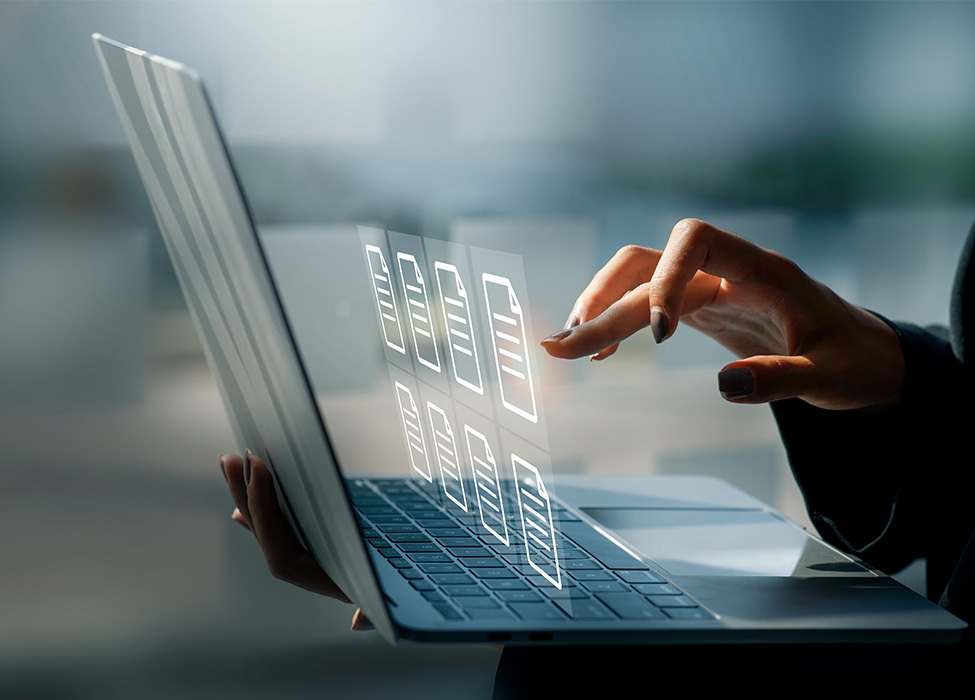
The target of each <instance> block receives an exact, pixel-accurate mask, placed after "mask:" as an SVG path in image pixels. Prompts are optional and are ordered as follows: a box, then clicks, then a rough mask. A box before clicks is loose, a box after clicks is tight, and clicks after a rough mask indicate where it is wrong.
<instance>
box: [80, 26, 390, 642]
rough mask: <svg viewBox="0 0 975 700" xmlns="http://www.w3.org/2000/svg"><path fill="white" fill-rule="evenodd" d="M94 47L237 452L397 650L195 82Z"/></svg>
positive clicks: (170, 66)
mask: <svg viewBox="0 0 975 700" xmlns="http://www.w3.org/2000/svg"><path fill="white" fill-rule="evenodd" d="M92 38H93V40H94V43H95V48H96V50H97V53H98V56H99V59H100V62H101V65H102V69H103V71H104V74H105V77H106V80H107V81H108V86H109V89H110V91H111V94H112V98H113V100H114V102H115V106H116V108H117V110H118V113H119V116H120V118H121V120H122V124H123V127H124V129H125V133H126V136H127V138H128V141H129V143H130V145H131V147H132V150H133V153H134V155H135V160H136V164H137V165H138V168H139V172H140V174H141V176H142V180H143V183H144V184H145V186H146V191H147V193H148V195H149V200H150V203H151V205H152V208H153V211H154V213H155V216H156V220H157V222H158V224H159V229H160V231H161V232H162V234H163V239H164V241H165V243H166V247H167V249H168V251H169V254H170V257H171V259H172V260H173V264H174V267H175V269H176V274H177V277H178V279H179V283H180V286H181V288H182V290H183V294H184V296H185V298H186V301H187V304H188V306H189V309H190V313H191V315H192V317H193V320H194V323H195V324H196V328H197V332H198V334H199V336H200V337H201V338H202V339H203V341H204V343H203V345H204V351H205V353H206V357H207V362H208V364H209V366H210V368H211V371H212V372H213V374H214V376H215V378H216V381H217V384H218V386H219V389H220V393H221V396H222V398H223V402H224V405H225V407H226V409H227V413H228V415H229V417H230V421H231V425H232V427H233V430H234V433H235V436H236V439H237V440H238V443H239V445H240V447H241V450H242V451H243V449H245V448H246V449H250V450H251V452H253V453H254V454H256V455H258V456H259V457H261V458H262V459H263V460H264V461H265V463H267V464H269V465H271V467H272V469H273V471H274V475H275V479H276V481H277V483H278V485H279V486H280V491H279V494H280V495H281V497H282V499H284V500H285V501H286V506H287V507H286V509H285V510H286V512H288V511H290V512H289V513H288V514H289V516H293V517H294V521H293V523H292V524H293V525H294V526H295V529H296V531H297V533H298V534H299V536H300V537H301V538H302V539H303V540H304V543H305V545H306V546H307V547H308V548H309V550H310V551H311V552H312V554H313V555H314V556H315V558H316V560H317V561H318V562H319V564H321V565H322V567H323V568H324V569H325V570H326V571H327V572H328V573H329V575H330V576H331V577H332V578H333V579H334V580H335V582H336V583H337V584H338V585H339V587H340V588H341V589H342V590H343V591H344V592H345V593H346V594H347V595H348V596H349V597H350V598H352V599H353V600H355V601H356V602H357V603H358V604H359V605H360V606H361V607H362V608H363V610H364V611H365V613H366V614H367V615H368V617H369V619H370V620H371V621H372V622H373V623H374V624H375V625H376V628H377V629H378V630H379V631H380V633H381V634H382V635H383V636H384V637H385V638H386V639H387V640H389V641H394V640H395V638H396V636H397V635H396V632H395V629H394V626H393V623H392V621H391V619H390V617H389V612H388V609H387V607H386V602H385V600H384V598H383V595H382V593H381V591H380V589H379V585H378V583H377V580H376V576H375V572H374V570H373V568H372V566H371V564H370V562H369V558H368V555H367V554H366V551H365V547H364V544H363V541H362V538H361V536H360V533H359V530H358V528H357V526H356V522H355V517H354V515H353V512H352V508H351V505H350V503H349V499H348V495H347V492H346V489H345V485H344V484H343V481H342V477H341V475H340V473H339V470H338V468H337V465H336V459H335V454H334V452H333V450H332V447H331V445H330V442H329V439H328V437H327V433H326V428H325V426H324V425H323V423H322V420H321V416H320V414H319V412H318V410H317V408H316V405H315V400H314V397H313V394H312V391H311V388H310V384H309V380H308V376H307V373H306V371H305V368H304V367H303V365H302V361H301V359H300V357H299V353H298V352H297V348H296V346H295V339H294V335H293V333H292V329H291V328H290V326H289V323H288V320H287V318H286V316H285V313H284V310H283V308H282V303H281V299H280V297H279V294H278V290H277V289H276V287H275V285H274V281H273V279H272V276H271V274H270V270H269V267H268V262H267V259H266V257H265V254H264V250H263V248H262V244H261V242H260V240H259V238H258V236H257V232H256V229H255V227H254V223H253V220H252V218H251V215H250V212H249V210H248V207H247V203H246V200H245V198H244V195H243V191H242V189H241V187H240V183H239V181H238V179H237V176H236V173H235V172H234V169H233V165H232V163H231V161H230V158H229V154H228V152H227V149H226V145H225V143H224V140H223V137H222V135H221V133H220V129H219V126H218V124H217V122H216V119H215V117H214V114H213V111H212V108H211V105H210V102H209V100H208V98H207V95H206V92H205V90H204V87H203V84H202V82H201V80H200V78H199V77H198V76H197V75H196V74H195V73H194V72H193V71H191V70H189V69H188V68H186V67H185V66H183V65H182V64H179V63H176V62H174V61H170V60H168V59H165V58H162V57H159V56H153V55H150V54H147V53H146V52H144V51H140V50H138V49H135V48H132V47H129V46H126V45H124V44H120V43H118V42H115V41H113V40H111V39H108V38H106V37H103V36H101V35H100V34H94V35H93V37H92ZM303 466H304V467H305V468H302V467H303ZM312 466H313V467H314V468H312ZM326 514H327V516H326ZM326 521H327V522H326Z"/></svg>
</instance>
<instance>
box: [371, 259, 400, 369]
mask: <svg viewBox="0 0 975 700" xmlns="http://www.w3.org/2000/svg"><path fill="white" fill-rule="evenodd" d="M366 258H367V259H368V260H369V273H370V274H371V275H372V288H373V290H374V292H375V296H376V304H377V305H378V308H379V321H380V324H381V325H382V327H383V339H385V341H386V345H388V346H389V347H391V348H392V349H393V350H396V351H397V352H401V353H403V354H404V355H405V354H406V345H405V344H404V343H403V329H402V327H400V323H399V313H398V312H397V309H396V295H395V294H393V280H392V278H391V277H390V276H389V268H388V267H386V258H385V256H383V251H382V250H381V249H380V248H378V247H377V246H374V245H370V244H366Z"/></svg>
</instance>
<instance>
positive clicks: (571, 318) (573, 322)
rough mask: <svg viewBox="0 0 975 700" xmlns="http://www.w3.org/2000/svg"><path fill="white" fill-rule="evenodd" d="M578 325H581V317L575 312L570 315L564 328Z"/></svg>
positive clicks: (567, 328)
mask: <svg viewBox="0 0 975 700" xmlns="http://www.w3.org/2000/svg"><path fill="white" fill-rule="evenodd" d="M578 325H579V317H578V316H576V315H575V314H572V315H571V316H569V319H568V320H567V321H566V322H565V325H564V326H562V328H564V329H565V330H572V329H573V328H575V327H576V326H578Z"/></svg>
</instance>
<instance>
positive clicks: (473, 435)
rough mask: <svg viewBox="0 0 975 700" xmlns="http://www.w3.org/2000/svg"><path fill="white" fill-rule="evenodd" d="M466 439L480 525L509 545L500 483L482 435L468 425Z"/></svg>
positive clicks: (486, 442)
mask: <svg viewBox="0 0 975 700" xmlns="http://www.w3.org/2000/svg"><path fill="white" fill-rule="evenodd" d="M464 434H465V436H466V438H467V455H468V456H469V457H470V459H471V466H472V467H473V468H474V489H475V491H476V492H477V505H478V508H479V509H480V512H481V524H482V525H483V526H484V529H486V530H487V531H488V532H490V533H491V534H492V535H494V536H495V537H496V538H498V541H499V542H501V543H502V544H504V545H509V544H510V543H511V541H510V539H509V538H508V523H507V521H506V520H505V517H504V504H503V503H502V502H501V479H500V477H499V474H498V463H497V461H496V460H495V459H494V455H493V454H492V452H491V447H490V445H488V441H487V438H485V437H484V435H483V434H481V433H479V432H478V431H476V430H474V428H472V427H471V426H469V425H465V426H464Z"/></svg>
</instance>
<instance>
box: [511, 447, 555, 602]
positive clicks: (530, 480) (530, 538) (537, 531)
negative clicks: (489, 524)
mask: <svg viewBox="0 0 975 700" xmlns="http://www.w3.org/2000/svg"><path fill="white" fill-rule="evenodd" d="M511 465H512V468H513V469H514V472H515V485H516V487H517V489H518V510H519V511H520V513H521V528H522V532H523V534H524V535H525V556H527V557H528V564H529V565H530V566H531V568H533V569H534V570H535V571H537V572H538V573H540V574H541V575H542V576H544V577H545V580H546V581H548V582H549V583H551V584H552V585H553V586H555V587H556V588H558V589H559V590H562V573H561V572H560V570H559V555H558V551H557V550H556V546H555V526H554V524H553V523H552V502H551V499H550V498H549V495H548V491H547V490H546V489H545V484H544V483H543V482H542V475H541V474H539V473H538V469H536V468H535V467H534V466H532V465H531V464H529V463H528V462H526V461H525V460H523V459H522V458H521V457H519V456H518V455H516V454H512V455H511Z"/></svg>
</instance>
